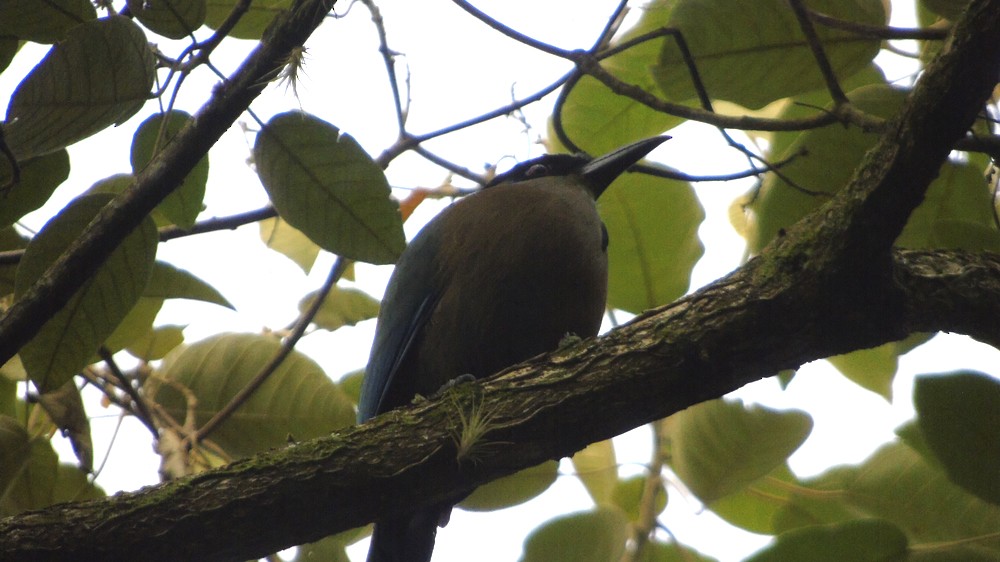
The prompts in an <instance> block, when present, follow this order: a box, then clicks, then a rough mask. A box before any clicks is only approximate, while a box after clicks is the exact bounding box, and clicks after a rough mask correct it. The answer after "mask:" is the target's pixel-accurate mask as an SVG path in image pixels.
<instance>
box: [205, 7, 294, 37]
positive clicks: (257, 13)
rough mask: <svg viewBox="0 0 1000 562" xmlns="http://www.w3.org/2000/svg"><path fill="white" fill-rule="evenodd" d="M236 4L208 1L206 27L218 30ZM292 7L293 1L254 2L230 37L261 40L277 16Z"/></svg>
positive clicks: (230, 33)
mask: <svg viewBox="0 0 1000 562" xmlns="http://www.w3.org/2000/svg"><path fill="white" fill-rule="evenodd" d="M236 4H237V0H207V2H206V5H207V7H208V10H207V12H206V13H205V25H207V26H208V27H210V28H212V29H218V28H219V26H220V25H222V22H223V21H225V20H226V18H227V17H228V16H229V13H230V12H232V11H233V7H234V6H236ZM291 7H292V0H254V2H253V3H251V4H250V7H249V8H248V9H247V11H246V13H245V14H243V16H242V17H240V20H239V22H238V23H237V24H236V27H234V28H233V30H232V31H230V32H229V36H230V37H235V38H237V39H260V38H261V37H263V36H264V30H265V29H267V26H268V25H270V24H271V21H272V20H274V18H275V16H277V15H278V14H280V13H282V12H286V11H288V9H289V8H291Z"/></svg>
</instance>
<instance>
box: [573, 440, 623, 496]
mask: <svg viewBox="0 0 1000 562" xmlns="http://www.w3.org/2000/svg"><path fill="white" fill-rule="evenodd" d="M572 460H573V468H574V469H576V477H577V478H579V479H580V482H582V483H583V486H584V488H586V489H587V493H588V494H590V497H591V499H593V500H594V503H595V504H597V505H611V504H612V498H613V496H614V493H615V487H616V486H617V485H618V460H617V458H616V457H615V444H614V442H613V441H612V440H610V439H605V440H604V441H598V442H596V443H591V444H590V445H587V447H586V448H584V449H583V450H582V451H577V453H576V454H575V455H573V457H572Z"/></svg>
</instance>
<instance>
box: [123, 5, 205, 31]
mask: <svg viewBox="0 0 1000 562" xmlns="http://www.w3.org/2000/svg"><path fill="white" fill-rule="evenodd" d="M128 8H129V11H131V12H132V14H133V15H134V16H135V18H136V19H137V20H139V22H140V23H142V25H144V26H146V27H148V28H149V29H150V30H151V31H153V32H155V33H159V34H160V35H163V36H164V37H169V38H171V39H182V38H184V37H187V36H188V35H190V34H191V33H193V32H194V31H195V30H196V29H198V28H199V27H201V24H203V23H205V0H157V1H156V2H149V1H148V0H128Z"/></svg>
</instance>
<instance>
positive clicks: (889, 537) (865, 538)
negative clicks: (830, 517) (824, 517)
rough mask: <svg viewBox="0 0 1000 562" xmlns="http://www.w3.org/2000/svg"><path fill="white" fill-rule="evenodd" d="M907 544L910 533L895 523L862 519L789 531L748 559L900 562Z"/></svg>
mask: <svg viewBox="0 0 1000 562" xmlns="http://www.w3.org/2000/svg"><path fill="white" fill-rule="evenodd" d="M907 546H908V545H907V540H906V535H904V534H903V532H902V531H901V530H900V529H899V528H898V527H896V526H895V525H893V524H892V523H889V522H887V521H881V520H878V519H862V520H857V521H848V522H846V523H838V524H833V525H817V526H815V527H803V528H801V529H795V530H793V531H789V532H788V533H784V534H782V535H780V536H778V540H777V541H776V542H775V543H774V544H773V545H771V546H769V547H767V548H765V549H764V550H762V551H760V552H758V553H756V554H754V555H753V556H751V557H750V558H748V559H747V562H785V561H786V560H808V561H809V562H842V561H845V560H850V561H851V562H898V561H899V560H901V559H902V557H904V556H905V555H906V554H907V550H908V549H907Z"/></svg>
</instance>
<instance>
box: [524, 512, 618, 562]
mask: <svg viewBox="0 0 1000 562" xmlns="http://www.w3.org/2000/svg"><path fill="white" fill-rule="evenodd" d="M628 538H629V524H628V518H626V517H625V515H624V514H623V513H621V512H620V511H618V510H614V509H600V508H599V509H597V510H595V511H586V512H581V513H574V514H570V515H564V516H561V517H557V518H556V519H552V520H551V521H548V522H546V523H544V524H543V525H542V526H541V527H539V528H537V529H535V530H534V531H532V532H531V534H530V535H528V538H526V539H525V540H524V553H523V554H522V555H521V562H562V561H566V562H608V561H609V560H618V559H619V558H621V556H622V554H623V553H624V552H625V542H626V541H627V540H628Z"/></svg>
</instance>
